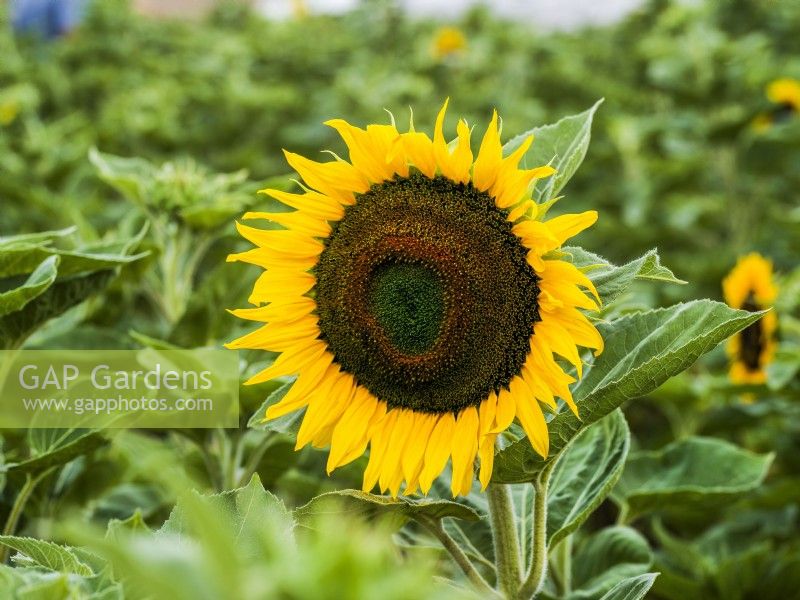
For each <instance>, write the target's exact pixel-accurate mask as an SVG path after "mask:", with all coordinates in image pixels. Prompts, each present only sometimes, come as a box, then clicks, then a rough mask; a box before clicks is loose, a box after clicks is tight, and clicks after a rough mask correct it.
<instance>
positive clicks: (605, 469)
mask: <svg viewBox="0 0 800 600" xmlns="http://www.w3.org/2000/svg"><path fill="white" fill-rule="evenodd" d="M629 444H630V433H629V431H628V424H627V423H626V422H625V417H624V416H623V415H622V411H620V410H619V409H617V410H615V411H614V412H612V413H611V414H610V415H608V416H607V417H605V418H603V419H601V420H600V421H598V422H597V423H595V424H593V425H591V426H590V427H587V428H586V429H584V430H583V431H582V432H581V433H580V434H578V436H577V437H576V438H575V441H574V442H573V443H572V444H570V446H569V447H568V448H567V449H566V451H564V452H563V453H562V454H561V457H560V458H559V459H558V462H557V463H556V464H555V467H554V468H553V474H552V476H551V478H550V486H549V489H548V493H547V536H548V547H552V546H555V545H556V544H558V542H559V541H561V540H562V539H563V538H564V537H566V536H567V535H569V534H571V533H572V532H573V531H575V530H576V529H578V527H580V526H581V524H582V523H583V522H584V521H586V519H587V518H588V517H589V515H591V514H592V512H594V510H595V509H596V508H597V507H598V506H600V504H601V503H602V502H603V500H605V498H606V496H608V494H609V493H610V492H611V488H613V487H614V484H615V483H616V482H617V480H618V479H619V477H620V475H621V474H622V469H623V467H624V465H625V457H626V456H627V455H628V446H629Z"/></svg>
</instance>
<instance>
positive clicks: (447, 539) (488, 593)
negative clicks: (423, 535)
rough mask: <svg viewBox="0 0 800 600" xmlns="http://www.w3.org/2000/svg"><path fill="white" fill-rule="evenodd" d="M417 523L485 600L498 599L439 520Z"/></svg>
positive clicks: (423, 518)
mask: <svg viewBox="0 0 800 600" xmlns="http://www.w3.org/2000/svg"><path fill="white" fill-rule="evenodd" d="M417 522H418V523H419V524H420V525H422V526H423V527H425V529H427V530H428V531H430V532H431V533H432V534H433V535H434V536H435V537H436V539H437V540H439V542H440V543H441V544H442V546H444V549H445V550H447V552H448V553H449V554H450V556H451V557H452V558H453V560H454V561H455V562H456V564H457V565H458V566H459V567H460V568H461V570H462V571H463V572H464V575H466V576H467V579H469V580H470V582H471V583H472V585H473V586H475V589H476V590H477V591H478V592H479V593H480V594H481V595H482V596H485V597H486V598H499V596H498V594H497V592H496V591H495V590H494V589H492V586H490V585H489V583H488V582H487V581H486V580H485V579H484V578H483V576H482V575H481V574H480V573H479V572H478V570H477V569H476V568H475V565H473V564H472V562H471V561H470V560H469V557H468V556H467V555H466V554H465V553H464V551H463V550H462V549H461V547H460V546H459V545H458V543H457V542H456V541H455V540H454V539H453V538H452V536H451V535H450V534H449V533H447V532H446V531H445V530H444V526H443V525H442V521H441V520H437V519H431V518H430V517H424V516H421V517H418V518H417Z"/></svg>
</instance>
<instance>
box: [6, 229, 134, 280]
mask: <svg viewBox="0 0 800 600" xmlns="http://www.w3.org/2000/svg"><path fill="white" fill-rule="evenodd" d="M137 237H138V236H137ZM123 244H124V245H123ZM128 244H130V241H127V242H124V243H122V242H118V243H116V244H114V245H112V244H107V245H105V246H96V247H87V248H81V249H78V250H63V249H61V248H54V247H52V246H45V245H40V244H29V243H26V244H15V245H13V246H11V247H8V248H3V247H0V277H12V276H15V275H22V274H25V273H30V272H31V269H33V268H34V267H35V266H36V265H38V264H40V263H41V262H42V261H44V260H46V259H48V258H51V257H54V256H57V257H59V258H60V259H61V260H60V262H59V264H58V275H59V277H67V276H69V275H76V274H80V273H92V272H95V271H103V270H106V269H113V268H115V267H119V266H122V265H125V264H128V263H131V262H134V261H137V260H139V259H141V258H144V257H145V256H147V253H146V252H142V253H139V254H130V253H129V252H127V251H126V249H125V245H128ZM120 246H122V247H120Z"/></svg>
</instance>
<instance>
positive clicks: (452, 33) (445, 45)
mask: <svg viewBox="0 0 800 600" xmlns="http://www.w3.org/2000/svg"><path fill="white" fill-rule="evenodd" d="M466 47H467V38H466V37H465V36H464V33H463V32H462V31H461V30H460V29H459V28H458V27H440V28H439V29H437V30H436V36H435V38H434V40H433V54H434V56H435V57H436V58H438V59H443V58H447V57H448V56H452V55H454V54H458V53H460V52H462V51H464V50H465V49H466Z"/></svg>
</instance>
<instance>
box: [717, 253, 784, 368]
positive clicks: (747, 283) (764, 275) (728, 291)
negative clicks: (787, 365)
mask: <svg viewBox="0 0 800 600" xmlns="http://www.w3.org/2000/svg"><path fill="white" fill-rule="evenodd" d="M722 291H723V294H724V297H725V302H727V303H728V305H729V306H732V307H733V308H740V309H743V310H749V311H760V310H765V309H767V308H770V307H771V306H772V303H773V302H774V301H775V297H776V295H777V293H778V290H777V287H776V286H775V283H774V282H773V280H772V263H771V262H770V261H768V260H767V259H765V258H764V257H763V256H761V255H760V254H758V253H755V252H754V253H752V254H748V255H747V256H744V257H742V258H740V259H739V260H738V262H737V263H736V266H735V267H734V268H733V270H732V271H731V272H730V274H728V276H727V277H726V278H725V279H724V280H723V281H722ZM777 326H778V319H777V317H776V316H775V312H774V311H770V312H768V313H767V314H765V315H764V316H763V317H762V318H761V319H760V320H758V321H756V322H755V323H753V324H752V325H750V326H748V327H746V328H745V329H743V330H742V331H740V332H739V333H737V334H736V335H734V336H733V337H732V338H730V340H728V345H727V351H728V355H729V356H730V358H731V370H730V378H731V381H733V382H734V383H743V384H746V383H752V384H759V383H764V382H765V381H766V377H767V374H766V366H767V365H768V364H769V362H770V361H771V360H772V356H773V354H774V353H775V345H776V344H775V330H776V329H777Z"/></svg>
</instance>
